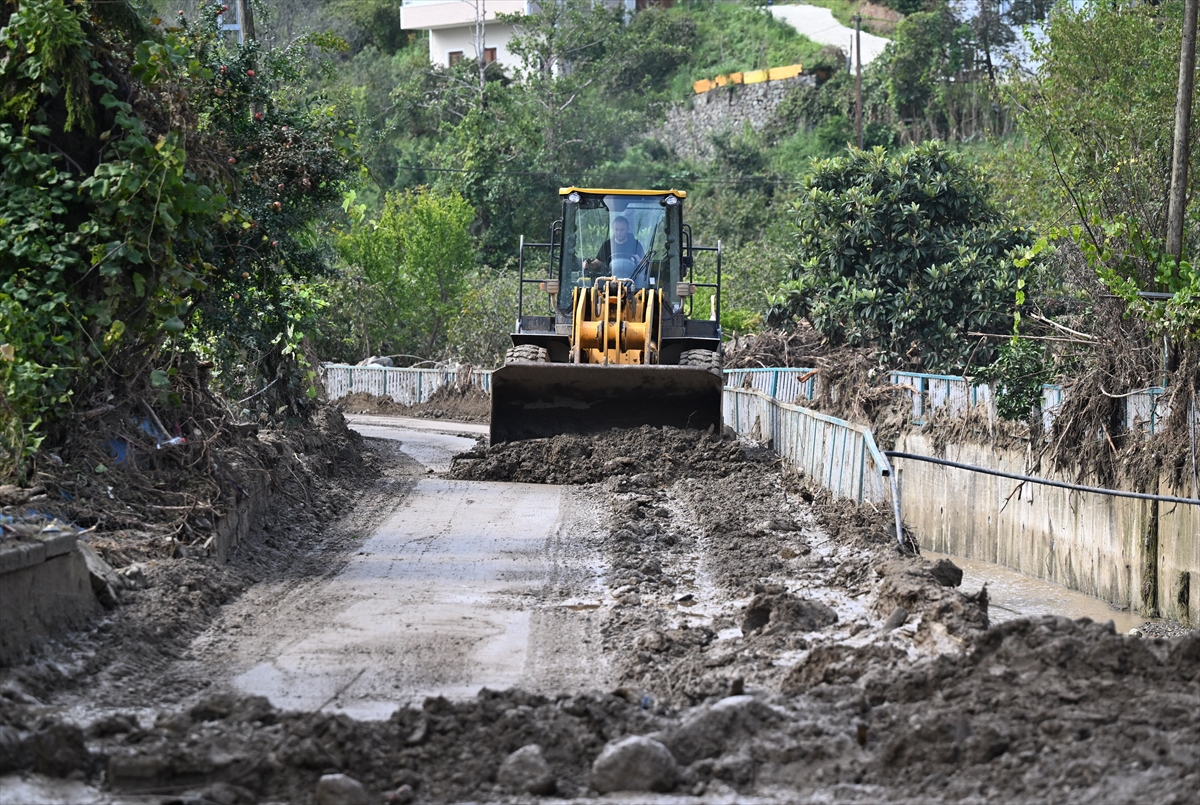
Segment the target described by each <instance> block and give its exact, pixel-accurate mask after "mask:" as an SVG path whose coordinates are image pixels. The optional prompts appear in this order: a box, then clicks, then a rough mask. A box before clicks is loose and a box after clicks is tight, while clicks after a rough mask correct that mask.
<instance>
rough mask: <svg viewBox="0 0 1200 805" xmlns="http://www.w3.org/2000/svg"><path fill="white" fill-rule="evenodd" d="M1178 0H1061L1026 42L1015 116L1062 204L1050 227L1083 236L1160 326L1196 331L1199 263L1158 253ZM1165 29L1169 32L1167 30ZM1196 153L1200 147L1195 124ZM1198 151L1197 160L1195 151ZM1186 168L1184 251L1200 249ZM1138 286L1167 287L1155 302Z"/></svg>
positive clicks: (1072, 239) (1099, 262)
mask: <svg viewBox="0 0 1200 805" xmlns="http://www.w3.org/2000/svg"><path fill="white" fill-rule="evenodd" d="M1182 6H1183V4H1182V2H1180V0H1171V1H1170V2H1163V3H1160V4H1157V5H1151V4H1144V3H1135V2H1119V3H1115V4H1114V3H1097V2H1086V3H1082V4H1079V5H1078V6H1076V7H1072V6H1070V5H1063V6H1059V7H1058V8H1057V9H1056V10H1055V11H1054V13H1053V14H1051V16H1050V20H1049V25H1048V27H1047V30H1046V36H1045V38H1044V39H1038V38H1034V37H1031V38H1030V41H1029V44H1030V47H1031V49H1032V51H1033V55H1034V57H1035V58H1036V59H1037V60H1038V61H1039V62H1040V65H1041V66H1040V68H1039V70H1038V73H1037V74H1036V75H1034V76H1030V77H1028V78H1027V79H1026V80H1025V81H1023V82H1021V83H1020V84H1018V85H1017V87H1016V94H1017V100H1018V102H1019V104H1020V110H1021V112H1020V124H1021V127H1022V129H1023V130H1024V131H1025V132H1026V133H1027V134H1028V136H1029V138H1030V140H1031V142H1032V143H1034V144H1035V145H1036V147H1037V148H1038V152H1039V154H1040V155H1042V157H1043V159H1044V161H1045V162H1046V163H1047V164H1048V165H1049V166H1050V169H1051V174H1052V176H1053V179H1054V182H1053V185H1054V186H1055V187H1056V189H1057V191H1058V193H1059V197H1060V199H1061V201H1062V205H1063V207H1064V209H1066V210H1067V211H1068V217H1067V221H1066V223H1065V225H1064V226H1062V227H1059V228H1056V229H1053V230H1052V231H1051V232H1050V235H1051V237H1055V238H1059V239H1062V240H1065V241H1067V242H1069V243H1073V244H1075V245H1077V246H1078V248H1079V249H1080V250H1082V253H1083V255H1084V257H1086V259H1087V261H1088V264H1089V265H1090V266H1091V267H1092V269H1093V270H1094V271H1095V272H1096V275H1097V276H1099V278H1100V279H1101V280H1102V281H1103V282H1104V283H1105V284H1106V285H1107V286H1108V288H1109V289H1111V290H1113V291H1115V292H1117V293H1119V294H1121V295H1122V296H1124V297H1126V298H1127V300H1128V301H1129V303H1130V305H1131V306H1132V307H1134V308H1135V309H1140V310H1141V311H1142V312H1143V313H1144V314H1145V315H1147V316H1148V317H1149V318H1151V319H1152V320H1156V321H1158V322H1159V323H1160V324H1161V325H1162V326H1163V327H1165V328H1166V329H1167V330H1169V331H1172V332H1175V333H1177V334H1180V335H1184V334H1187V333H1191V334H1192V335H1193V336H1195V335H1196V334H1197V333H1200V301H1197V300H1200V269H1198V268H1197V267H1196V266H1195V265H1194V264H1193V262H1192V261H1188V260H1185V261H1184V262H1183V263H1181V264H1180V265H1178V266H1176V265H1175V263H1174V261H1173V260H1172V259H1170V258H1169V257H1168V256H1167V255H1165V254H1164V249H1163V245H1162V244H1163V240H1164V236H1165V226H1166V207H1167V202H1166V199H1167V190H1168V186H1169V182H1170V173H1171V171H1170V163H1171V141H1172V131H1173V124H1174V106H1175V89H1176V81H1177V77H1178V71H1179V47H1180V37H1179V36H1178V35H1177V32H1179V31H1181V30H1182ZM1168 32H1169V33H1168ZM1198 129H1200V126H1197V125H1195V124H1194V127H1193V133H1192V140H1193V145H1192V149H1193V150H1192V153H1193V154H1195V153H1196V148H1197V143H1196V136H1197V135H1196V131H1197V130H1198ZM1193 161H1194V160H1193ZM1198 189H1200V171H1195V170H1193V171H1190V175H1189V188H1188V197H1189V198H1190V199H1193V201H1192V203H1191V204H1190V205H1189V210H1188V217H1187V221H1186V226H1185V233H1184V244H1185V246H1184V255H1185V256H1186V255H1193V254H1195V253H1196V251H1197V249H1200V212H1198V207H1197V205H1196V204H1195V202H1194V199H1195V198H1196V193H1197V190H1198ZM1140 290H1154V291H1165V292H1168V293H1172V294H1174V298H1173V299H1172V300H1171V301H1169V302H1167V303H1165V304H1164V303H1150V302H1146V301H1145V300H1142V299H1140V298H1139V297H1138V296H1137V293H1138V291H1140Z"/></svg>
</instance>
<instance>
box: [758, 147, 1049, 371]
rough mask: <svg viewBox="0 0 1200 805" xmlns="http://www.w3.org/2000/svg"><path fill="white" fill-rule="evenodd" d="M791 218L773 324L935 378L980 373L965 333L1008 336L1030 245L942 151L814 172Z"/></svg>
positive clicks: (988, 351) (985, 352) (861, 158)
mask: <svg viewBox="0 0 1200 805" xmlns="http://www.w3.org/2000/svg"><path fill="white" fill-rule="evenodd" d="M794 212H795V215H796V217H797V226H798V230H799V231H798V232H797V233H796V249H795V254H794V257H793V262H792V269H791V276H792V279H791V281H789V282H787V283H785V284H783V285H782V286H781V287H780V289H779V295H778V296H777V297H775V301H774V304H773V306H772V308H771V311H770V318H771V321H772V322H773V323H776V324H784V323H786V322H787V321H789V320H795V319H799V318H805V319H808V320H809V321H811V322H812V324H813V326H814V327H815V328H816V329H817V330H818V331H819V332H821V333H822V334H824V335H825V337H826V338H828V339H830V340H831V341H833V342H835V343H849V344H856V345H859V344H874V345H875V346H876V347H877V349H878V351H879V357H880V361H881V362H882V363H884V364H885V365H888V366H893V367H905V368H914V369H923V370H926V371H934V372H964V371H967V370H968V368H969V366H970V365H984V364H987V363H989V362H990V361H991V360H992V358H993V357H994V352H993V348H992V347H991V346H990V345H989V344H987V343H986V342H983V343H980V341H979V340H978V339H977V338H975V337H969V334H971V333H1003V332H1006V331H1011V330H1012V328H1013V320H1014V316H1013V313H1014V302H1015V299H1016V294H1017V291H1018V283H1019V282H1020V281H1021V280H1022V279H1023V276H1024V274H1025V273H1026V271H1027V269H1025V270H1023V269H1021V268H1018V267H1017V265H1016V264H1015V263H1014V256H1015V255H1016V253H1017V252H1018V250H1021V249H1023V248H1024V247H1027V246H1029V245H1030V244H1031V243H1032V241H1033V238H1032V236H1031V234H1030V232H1029V231H1028V230H1026V229H1024V228H1022V227H1018V226H1015V225H1014V224H1013V223H1011V221H1010V219H1009V216H1008V214H1007V213H1006V211H1005V210H1002V209H1000V208H999V207H997V206H996V205H995V204H994V203H993V201H992V200H991V197H990V189H989V187H988V185H987V184H986V182H985V181H984V180H983V179H982V177H981V176H979V175H978V174H977V173H976V172H975V171H973V170H972V169H970V168H969V167H967V166H966V164H965V163H964V162H963V160H962V158H961V157H959V156H957V155H955V154H953V153H951V152H950V151H948V150H947V149H946V147H945V146H944V145H942V144H940V143H936V142H934V143H928V144H925V145H921V146H918V147H915V148H913V149H911V150H910V151H908V152H906V153H903V154H899V155H889V154H888V153H887V152H885V151H884V149H882V148H876V149H874V150H873V151H871V152H867V151H858V150H854V149H852V150H851V151H850V152H849V153H848V155H847V156H844V157H838V158H835V159H830V160H826V161H823V162H820V163H818V164H817V165H815V166H814V170H813V173H812V174H811V175H810V176H809V177H808V178H807V179H806V180H805V185H804V193H802V194H801V197H800V200H799V202H798V203H797V206H796V209H795V211H794Z"/></svg>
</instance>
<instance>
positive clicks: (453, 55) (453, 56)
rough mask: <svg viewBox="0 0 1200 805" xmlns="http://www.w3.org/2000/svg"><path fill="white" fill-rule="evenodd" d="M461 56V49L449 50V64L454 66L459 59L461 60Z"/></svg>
mask: <svg viewBox="0 0 1200 805" xmlns="http://www.w3.org/2000/svg"><path fill="white" fill-rule="evenodd" d="M462 57H463V52H462V51H461V50H452V51H450V66H451V67H454V66H455V65H457V64H458V63H459V62H460V61H462Z"/></svg>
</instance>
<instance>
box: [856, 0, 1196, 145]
mask: <svg viewBox="0 0 1200 805" xmlns="http://www.w3.org/2000/svg"><path fill="white" fill-rule="evenodd" d="M1190 2H1192V3H1195V2H1196V0H1190ZM1193 19H1195V18H1194V17H1193ZM861 23H862V15H861V14H855V15H854V63H855V68H854V129H855V131H857V132H858V148H859V150H862V30H861ZM1192 27H1193V29H1194V28H1195V26H1194V25H1193V26H1192Z"/></svg>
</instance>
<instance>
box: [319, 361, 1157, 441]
mask: <svg viewBox="0 0 1200 805" xmlns="http://www.w3.org/2000/svg"><path fill="white" fill-rule="evenodd" d="M468 373H469V379H468ZM321 374H322V377H323V380H324V385H325V393H326V394H327V395H328V397H329V399H331V400H336V399H339V398H341V397H345V396H346V395H348V394H354V393H356V392H363V393H366V394H372V395H375V396H378V397H391V398H392V399H393V400H395V401H396V402H398V403H402V404H404V405H414V404H416V403H421V402H425V401H426V400H428V399H429V398H430V397H431V396H432V395H433V393H434V392H436V391H437V390H438V389H439V388H441V387H442V386H445V385H447V384H459V385H461V384H464V383H467V382H470V384H471V385H473V386H476V387H477V388H479V389H481V390H482V391H483V392H484V393H486V394H490V393H491V390H492V383H491V379H492V373H491V371H490V370H487V369H472V368H470V367H465V366H464V367H457V368H451V367H442V368H437V369H401V368H392V367H385V366H349V365H346V364H332V363H327V364H324V365H322V367H321ZM817 378H818V375H817V374H816V373H814V372H813V371H812V370H811V369H783V368H777V369H727V370H725V385H726V387H727V388H738V389H752V390H754V391H759V392H762V393H763V394H766V395H767V396H769V397H772V398H774V399H776V400H779V401H780V402H783V403H794V402H796V401H798V400H812V399H813V398H814V397H815V396H816V394H817ZM889 379H890V381H891V382H892V383H893V384H895V385H897V386H901V387H903V388H905V389H906V390H908V391H909V393H910V394H911V396H912V416H913V421H914V422H916V423H917V424H922V423H924V421H925V420H926V418H927V417H928V416H929V414H930V413H932V412H933V411H934V410H936V409H939V408H949V409H950V411H951V413H954V414H961V413H963V412H964V411H966V410H968V409H969V408H971V407H973V406H976V405H983V406H987V408H988V410H989V412H990V413H991V415H993V416H994V415H995V398H994V396H993V393H992V388H991V386H990V385H988V384H987V383H979V384H976V383H973V382H971V380H969V379H968V378H965V377H955V376H953V375H927V374H921V373H918V372H891V373H889ZM1165 392H1166V389H1163V388H1157V387H1155V388H1148V389H1142V390H1140V391H1135V392H1132V393H1129V394H1127V395H1126V396H1125V397H1124V398H1123V399H1124V403H1125V427H1126V428H1128V429H1129V430H1130V431H1135V432H1141V433H1143V434H1145V435H1150V434H1153V433H1156V432H1157V431H1158V429H1159V428H1160V427H1161V423H1162V422H1163V420H1164V419H1166V417H1167V416H1168V415H1170V413H1171V410H1170V406H1169V405H1168V402H1169V398H1170V395H1168V394H1166V393H1165ZM1066 393H1067V392H1066V390H1064V389H1063V387H1062V386H1058V385H1046V386H1043V387H1042V424H1043V426H1044V429H1045V431H1046V432H1047V433H1049V432H1050V431H1051V430H1052V429H1053V426H1054V419H1055V417H1057V415H1058V412H1059V410H1060V409H1061V407H1062V403H1063V399H1064V397H1065V395H1066Z"/></svg>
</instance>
